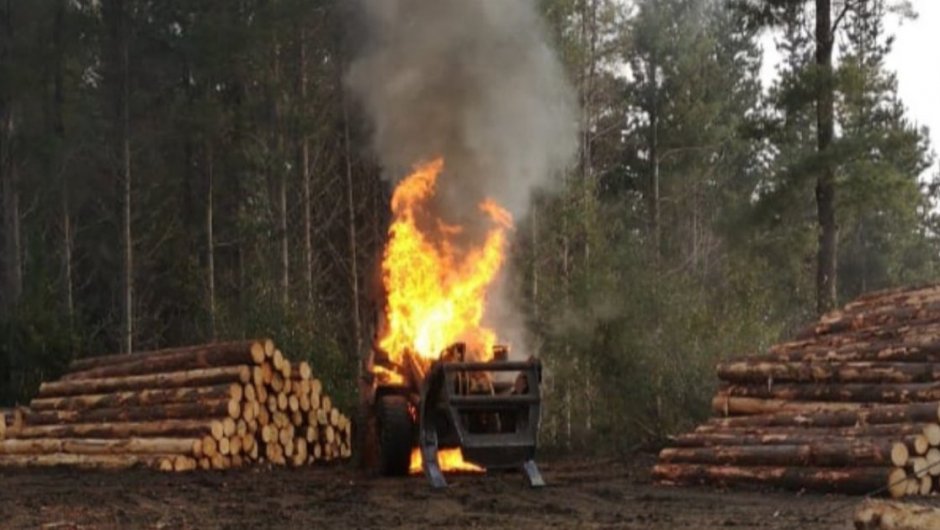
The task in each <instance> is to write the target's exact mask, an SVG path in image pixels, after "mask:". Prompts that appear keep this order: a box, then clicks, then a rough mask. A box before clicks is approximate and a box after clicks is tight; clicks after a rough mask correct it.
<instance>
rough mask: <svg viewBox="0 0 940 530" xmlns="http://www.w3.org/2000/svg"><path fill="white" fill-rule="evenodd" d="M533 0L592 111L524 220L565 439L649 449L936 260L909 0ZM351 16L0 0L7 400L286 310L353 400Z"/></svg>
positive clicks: (333, 384)
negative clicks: (912, 103)
mask: <svg viewBox="0 0 940 530" xmlns="http://www.w3.org/2000/svg"><path fill="white" fill-rule="evenodd" d="M513 1H515V0H513ZM535 3H537V4H538V9H539V11H540V12H541V14H542V15H543V17H544V22H545V28H544V31H545V33H546V35H547V36H548V39H549V40H550V42H551V45H552V47H553V50H554V51H555V53H556V54H557V56H558V57H559V59H560V61H561V63H562V65H563V66H564V71H565V75H566V77H567V79H568V82H569V83H570V85H571V87H572V89H573V91H574V94H575V95H576V99H577V115H576V119H577V130H578V131H579V132H578V138H577V152H576V154H575V155H574V157H573V158H572V160H571V161H570V163H569V164H568V168H567V170H565V171H564V172H562V173H561V174H559V175H556V176H555V177H554V178H553V182H552V183H551V185H548V186H544V187H543V188H541V189H539V190H538V192H537V193H535V194H533V196H532V197H531V203H530V205H529V207H528V209H527V215H526V216H525V217H523V218H519V219H516V223H515V229H514V232H513V239H512V243H511V246H510V252H511V256H510V266H509V267H508V273H509V274H510V275H511V278H510V279H509V283H510V284H511V286H512V288H513V289H514V293H515V296H514V298H515V300H516V302H517V306H516V310H517V311H518V313H519V315H520V316H521V318H522V320H523V321H524V324H525V331H526V340H525V348H526V350H527V353H530V354H534V355H536V356H538V357H539V358H541V360H542V362H543V363H544V365H545V367H546V371H545V380H544V381H543V388H542V390H543V397H544V410H543V427H542V431H541V443H542V444H543V445H545V446H547V447H549V448H556V449H569V450H570V449H578V450H592V451H629V450H632V449H636V448H638V447H645V446H655V445H657V444H658V443H660V442H661V441H662V440H664V439H665V437H666V436H667V435H670V434H674V433H676V432H678V431H680V430H682V429H684V428H688V427H690V426H691V425H694V424H695V423H696V421H698V420H700V419H702V418H704V417H705V416H707V413H708V410H709V403H710V398H711V396H712V394H713V393H714V389H715V387H716V385H717V380H716V379H715V377H714V369H715V364H716V362H718V361H719V360H721V359H725V358H728V357H731V356H735V355H741V354H746V353H752V352H758V351H761V350H764V349H766V347H767V346H768V345H770V344H771V343H773V342H775V341H777V340H778V339H780V338H781V337H786V336H789V335H791V334H792V333H793V332H794V331H795V330H797V329H799V328H800V327H801V326H802V325H803V324H805V323H806V322H808V321H810V320H813V319H815V318H816V317H817V316H818V315H819V314H820V313H824V312H826V311H828V310H830V309H832V308H834V307H836V306H837V304H839V303H840V302H844V301H846V300H849V299H851V298H853V297H855V296H857V295H859V294H860V293H863V292H866V291H871V290H876V289H881V288H886V287H892V286H899V285H907V284H918V283H923V282H927V281H931V280H934V281H935V280H936V279H937V278H938V273H940V271H938V266H940V239H938V220H940V219H938V217H937V199H938V193H940V187H938V185H940V172H938V170H937V166H936V165H935V164H934V162H935V159H934V155H935V154H934V153H933V152H932V150H931V147H930V136H929V131H928V130H926V128H924V127H922V126H920V125H918V122H917V119H916V118H917V117H916V116H911V115H910V114H909V112H908V111H907V109H906V108H905V105H904V102H903V101H902V100H901V99H900V97H899V96H898V82H897V78H896V75H895V73H894V72H892V71H890V70H889V69H888V68H887V66H886V58H887V57H888V56H889V55H890V54H891V53H892V41H893V37H892V35H891V33H890V31H889V30H888V27H890V20H892V19H896V18H898V17H901V18H905V17H908V18H909V17H914V16H916V14H915V13H913V12H912V11H911V10H910V6H909V5H907V4H906V3H904V2H895V1H890V0H844V1H838V0H837V1H832V2H830V0H816V1H814V2H807V1H802V0H744V1H731V2H729V1H725V0H635V1H632V2H628V1H623V0H538V1H537V2H535ZM357 15H358V13H357V7H356V3H355V2H348V1H342V0H186V1H182V0H159V1H150V0H30V1H25V0H19V1H18V0H6V1H3V2H0V200H2V202H0V204H2V207H0V211H2V224H0V228H2V234H0V236H2V237H0V263H2V270H0V273H2V274H0V280H2V282H0V404H2V405H12V404H15V403H21V402H24V401H25V400H28V399H29V397H31V396H32V395H33V393H34V392H35V391H36V388H37V387H38V384H39V382H40V381H42V380H44V379H48V378H50V377H54V376H56V375H58V374H60V373H61V372H62V371H63V370H64V369H65V368H66V366H67V365H68V363H69V362H70V361H71V360H72V359H74V358H77V357H83V356H88V355H94V354H103V353H114V352H132V351H142V350H150V349H155V348H160V347H166V346H177V345H185V344H195V343H199V342H209V341H213V340H224V339H240V338H253V337H265V336H270V337H274V338H275V339H276V340H277V341H278V344H281V345H282V347H283V348H284V349H285V351H289V352H291V355H293V356H295V357H297V359H295V360H300V359H307V360H311V361H312V364H314V366H316V367H317V370H318V374H319V376H320V377H321V379H322V380H323V381H324V384H325V386H326V387H327V388H329V390H330V393H332V394H333V395H334V396H335V398H336V400H337V402H340V403H342V404H344V405H347V406H348V408H351V405H352V404H353V403H355V392H356V377H357V370H358V365H359V358H360V355H361V352H362V351H363V349H364V348H367V347H369V344H370V343H371V341H372V340H373V337H374V333H375V329H374V328H375V325H376V324H375V322H376V318H375V314H376V313H377V312H378V311H380V310H381V308H380V307H377V304H378V301H377V300H378V297H377V296H376V294H375V293H376V289H377V286H376V283H377V281H376V276H377V264H378V263H379V261H380V259H381V253H382V249H383V247H384V245H385V241H386V237H387V228H388V223H389V216H390V213H389V212H390V206H389V201H390V197H391V192H392V187H393V183H392V181H391V180H390V177H389V175H388V174H387V171H385V169H386V168H383V167H382V165H381V163H380V162H379V160H378V158H377V156H376V153H375V149H374V146H373V145H372V137H373V130H372V129H373V124H372V123H370V120H369V119H368V116H367V113H366V112H365V110H364V105H363V102H362V101H361V100H360V98H357V97H356V94H354V93H353V91H351V90H350V87H349V85H350V81H349V71H350V65H351V64H352V62H353V60H354V58H355V57H356V54H357V53H358V51H359V49H360V46H361V40H362V39H361V38H362V32H363V28H362V26H361V25H360V24H358V23H357V20H358V16H357ZM820 20H822V21H823V23H822V24H821V23H820ZM768 35H773V39H768V38H767V36H768ZM765 46H776V48H777V51H778V53H779V54H780V56H781V57H782V61H781V63H780V64H779V65H778V66H777V67H776V68H777V74H778V75H777V76H776V77H775V80H774V81H773V82H772V83H770V84H768V83H767V82H766V81H765V80H764V79H762V77H761V69H762V66H763V61H764V57H765V54H764V50H763V47H765ZM494 60H495V58H494Z"/></svg>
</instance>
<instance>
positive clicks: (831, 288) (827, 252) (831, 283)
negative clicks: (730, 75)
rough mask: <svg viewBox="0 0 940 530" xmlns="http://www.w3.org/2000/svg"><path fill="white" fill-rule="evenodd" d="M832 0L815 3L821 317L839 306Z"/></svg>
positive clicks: (818, 302) (817, 210)
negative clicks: (834, 154)
mask: <svg viewBox="0 0 940 530" xmlns="http://www.w3.org/2000/svg"><path fill="white" fill-rule="evenodd" d="M831 8H832V6H831V0H816V67H817V75H818V79H817V85H816V139H817V149H818V155H819V161H820V163H821V164H822V168H821V170H820V175H819V176H818V177H817V181H816V212H817V219H818V223H819V248H818V253H817V257H816V310H817V312H818V313H819V314H823V313H826V312H828V311H830V310H831V309H832V308H834V307H835V305H836V263H837V256H838V249H837V244H838V241H837V239H838V232H837V231H838V227H837V225H836V184H835V167H834V165H835V163H834V161H833V160H831V159H830V151H831V150H830V145H831V144H832V139H833V137H834V135H835V132H834V131H835V120H834V116H835V110H834V106H835V104H834V100H835V96H834V87H833V78H832V49H833V42H834V40H833V34H832V32H833V28H832V13H831Z"/></svg>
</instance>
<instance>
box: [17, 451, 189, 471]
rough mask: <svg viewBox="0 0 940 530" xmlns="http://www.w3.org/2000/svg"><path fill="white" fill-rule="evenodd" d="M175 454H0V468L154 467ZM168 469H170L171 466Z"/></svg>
mask: <svg viewBox="0 0 940 530" xmlns="http://www.w3.org/2000/svg"><path fill="white" fill-rule="evenodd" d="M175 456H177V455H76V454H70V453H53V454H47V455H0V468H26V467H59V466H68V467H73V468H78V469H127V468H132V467H147V468H154V469H156V468H158V466H160V464H161V463H162V462H164V461H166V460H170V461H171V462H172V459H173V458H174V457H175ZM161 469H162V468H161ZM170 470H172V467H171V468H170Z"/></svg>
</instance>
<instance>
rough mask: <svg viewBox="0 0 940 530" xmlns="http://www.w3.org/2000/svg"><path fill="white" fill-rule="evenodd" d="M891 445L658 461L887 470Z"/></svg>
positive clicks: (813, 446)
mask: <svg viewBox="0 0 940 530" xmlns="http://www.w3.org/2000/svg"><path fill="white" fill-rule="evenodd" d="M327 441H328V442H330V438H329V436H328V437H327ZM330 443H332V442H330ZM893 445H894V443H893V442H892V441H891V440H889V439H870V440H864V441H862V440H857V441H852V442H842V443H839V442H837V441H828V440H827V441H825V442H814V443H807V444H803V445H736V446H722V447H669V448H666V449H663V450H662V451H660V453H659V461H660V462H665V463H687V464H707V465H720V466H725V465H732V466H818V467H844V466H888V465H891V463H892V462H891V461H892V458H891V456H892V455H891V449H892V446H893Z"/></svg>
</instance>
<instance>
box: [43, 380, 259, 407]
mask: <svg viewBox="0 0 940 530" xmlns="http://www.w3.org/2000/svg"><path fill="white" fill-rule="evenodd" d="M233 385H237V386H238V391H237V392H236V391H235V390H234V387H233ZM241 397H242V390H241V383H228V384H218V385H212V386H198V387H188V388H168V389H163V388H155V389H149V390H132V391H127V392H115V393H111V394H88V395H81V396H71V397H56V398H37V399H34V400H32V401H31V402H30V404H29V407H30V408H31V409H33V410H36V411H46V410H72V411H81V410H92V409H98V408H118V407H141V406H150V405H162V404H165V403H187V402H196V401H205V400H209V399H219V398H225V399H240V398H241Z"/></svg>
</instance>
